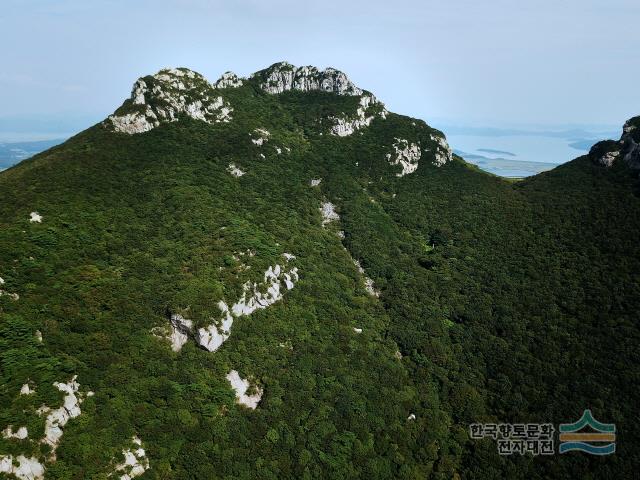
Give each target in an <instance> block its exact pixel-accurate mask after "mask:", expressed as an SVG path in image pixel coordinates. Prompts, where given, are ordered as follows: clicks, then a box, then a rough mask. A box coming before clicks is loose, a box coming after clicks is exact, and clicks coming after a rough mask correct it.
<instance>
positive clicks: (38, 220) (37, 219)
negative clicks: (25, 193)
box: [29, 212, 42, 223]
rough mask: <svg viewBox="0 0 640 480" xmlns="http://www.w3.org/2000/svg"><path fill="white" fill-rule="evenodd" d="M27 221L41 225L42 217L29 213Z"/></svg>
mask: <svg viewBox="0 0 640 480" xmlns="http://www.w3.org/2000/svg"><path fill="white" fill-rule="evenodd" d="M29 217H30V218H29V221H30V222H31V223H42V215H40V214H39V213H38V212H31V213H30V214H29Z"/></svg>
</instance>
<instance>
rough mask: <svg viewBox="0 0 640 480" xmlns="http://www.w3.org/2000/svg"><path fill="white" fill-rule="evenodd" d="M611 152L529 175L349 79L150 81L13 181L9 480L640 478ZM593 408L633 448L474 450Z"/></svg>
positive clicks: (623, 228) (178, 75)
mask: <svg viewBox="0 0 640 480" xmlns="http://www.w3.org/2000/svg"><path fill="white" fill-rule="evenodd" d="M625 132H626V129H625ZM628 133H629V132H626V134H628ZM594 148H595V147H594ZM621 148H625V149H629V148H631V149H633V148H634V146H633V145H632V144H630V143H627V144H625V145H624V146H623V147H621ZM625 152H626V150H625ZM597 153H598V152H595V153H593V154H592V155H591V156H590V157H583V158H580V159H577V160H575V161H573V162H570V163H569V164H567V165H564V166H562V167H559V168H557V169H555V170H553V171H551V172H547V173H544V174H541V175H539V176H536V177H533V178H531V179H529V180H527V181H525V182H520V183H516V184H512V183H508V182H506V181H503V180H501V179H499V178H497V177H493V176H490V175H488V174H485V173H483V172H480V171H479V170H478V169H476V168H475V167H472V166H469V165H467V164H466V163H464V162H463V161H462V160H461V159H460V158H458V157H455V156H453V155H452V154H451V150H450V149H449V147H448V145H447V143H446V140H445V139H444V136H443V135H442V133H441V132H439V131H437V130H435V129H432V128H430V127H429V126H428V125H427V124H425V123H424V122H423V121H421V120H417V119H412V118H408V117H404V116H401V115H397V114H394V113H391V112H388V111H387V110H386V108H385V107H384V105H383V104H382V103H381V102H380V101H379V100H378V99H376V98H375V96H374V95H373V94H371V93H370V92H367V91H366V90H362V89H361V88H359V87H358V86H356V85H354V84H353V83H352V82H351V81H350V80H349V79H348V78H347V77H346V75H344V74H343V73H342V72H339V71H337V70H334V69H326V70H323V71H320V70H317V69H315V68H314V67H298V68H297V67H293V66H291V65H289V64H286V63H280V64H275V65H273V66H271V67H269V68H268V69H265V70H262V71H259V72H257V73H256V74H254V75H253V76H251V77H250V78H239V77H237V76H236V75H234V74H232V73H230V72H228V73H226V74H224V75H223V76H222V77H221V78H220V79H219V80H218V81H217V82H215V83H209V82H208V81H207V80H206V79H204V78H203V77H202V76H201V75H199V74H197V73H195V72H192V71H190V70H187V69H171V70H163V71H161V72H159V73H158V74H156V75H151V76H147V77H143V78H141V79H139V80H138V81H137V82H136V83H135V85H134V88H133V91H132V95H131V98H130V99H128V100H126V101H125V102H124V104H123V105H122V106H121V107H120V108H118V109H117V110H116V111H115V112H114V114H113V115H112V116H110V117H109V118H107V119H106V120H105V121H104V122H102V123H100V124H98V125H95V126H93V127H91V128H90V129H88V130H86V131H85V132H83V133H81V134H79V135H77V136H76V137H74V138H72V139H70V140H69V141H67V142H66V143H64V144H63V145H61V146H58V147H54V148H53V149H51V150H49V151H47V152H44V153H42V154H40V155H37V156H36V157H34V158H32V159H29V160H26V161H24V162H22V163H20V164H19V165H17V166H15V167H13V168H11V169H9V170H7V171H4V172H2V173H1V174H0V196H1V198H2V199H3V201H2V202H0V224H1V228H0V277H1V278H2V281H0V283H1V284H0V289H1V294H0V330H1V331H2V334H1V335H0V347H1V348H0V380H1V381H0V385H1V387H0V404H1V405H2V406H3V407H2V408H0V428H2V429H9V428H10V429H11V430H7V434H6V435H3V438H1V439H0V472H5V473H7V475H13V474H15V475H16V476H17V477H18V478H21V479H22V478H41V477H43V476H44V477H45V478H59V479H62V478H65V479H66V478H95V479H104V478H108V477H109V476H111V478H117V477H119V478H133V477H139V478H163V479H167V478H176V479H182V478H193V479H203V478H260V479H264V478H273V479H282V478H335V479H344V478H407V479H409V478H452V477H455V478H505V477H508V478H560V477H563V476H569V475H577V476H586V475H587V474H588V473H590V474H591V475H592V476H593V477H594V478H601V477H605V476H612V475H617V476H620V477H624V476H625V475H631V474H632V473H631V472H633V471H634V468H635V465H637V463H638V461H639V458H638V454H637V453H635V451H634V447H635V445H637V438H638V436H639V434H640V432H639V431H638V427H637V426H636V425H634V423H633V420H634V419H635V405H636V404H637V402H638V400H640V399H639V398H638V393H637V388H636V387H637V385H638V383H639V382H638V380H639V379H638V367H637V365H638V360H639V358H638V353H637V346H638V344H639V339H640V338H639V330H638V324H637V320H638V319H637V311H639V310H640V287H639V285H640V278H639V275H640V256H639V255H638V252H637V238H638V236H637V234H638V231H639V227H640V208H639V205H638V197H637V196H636V195H635V192H637V174H636V173H634V171H633V170H632V168H631V167H632V166H633V162H629V161H625V162H623V161H617V160H616V161H613V162H609V163H608V164H609V165H610V166H609V167H607V166H605V165H603V164H602V162H599V161H598V159H599V158H600V156H598V154H597ZM622 157H624V158H626V153H625V155H623V156H622ZM622 157H620V158H622ZM605 164H607V162H605ZM585 408H591V409H592V411H593V412H594V414H595V415H596V417H597V418H599V419H601V420H603V421H607V422H609V423H614V422H615V423H616V424H617V425H618V426H619V442H618V453H617V454H616V455H614V456H611V457H609V458H593V457H588V456H586V455H573V454H567V455H562V456H560V455H556V456H554V457H546V458H543V457H536V458H533V457H531V456H524V457H521V456H518V455H516V456H508V457H505V456H499V455H498V454H497V450H496V445H495V442H492V441H490V440H483V441H476V440H472V439H470V438H469V424H471V423H477V422H489V421H494V422H514V423H527V422H544V423H547V422H551V423H555V424H558V423H564V422H573V421H575V420H576V419H577V418H579V416H580V414H581V413H582V411H583V410H584V409H585ZM22 427H25V428H26V435H25V430H22V431H21V430H19V429H20V428H22ZM19 432H21V433H19ZM18 433H19V435H18ZM19 437H22V438H19ZM1 476H2V473H0V477H1Z"/></svg>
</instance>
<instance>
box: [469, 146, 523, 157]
mask: <svg viewBox="0 0 640 480" xmlns="http://www.w3.org/2000/svg"><path fill="white" fill-rule="evenodd" d="M476 150H477V151H478V152H484V153H492V154H494V155H507V156H509V157H515V156H516V154H515V153H511V152H506V151H504V150H494V149H493V148H478V149H476Z"/></svg>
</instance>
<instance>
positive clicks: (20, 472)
mask: <svg viewBox="0 0 640 480" xmlns="http://www.w3.org/2000/svg"><path fill="white" fill-rule="evenodd" d="M14 462H17V465H14ZM0 473H6V474H10V475H15V477H16V478H17V479H18V480H42V479H43V478H44V467H43V466H42V464H41V463H40V462H39V461H38V460H37V459H35V458H27V457H25V456H24V455H18V456H17V457H16V458H15V460H14V458H13V456H12V455H5V456H2V455H0Z"/></svg>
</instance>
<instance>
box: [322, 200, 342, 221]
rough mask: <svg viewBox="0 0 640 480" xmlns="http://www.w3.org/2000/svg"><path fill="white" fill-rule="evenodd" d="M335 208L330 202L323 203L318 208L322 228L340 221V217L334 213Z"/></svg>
mask: <svg viewBox="0 0 640 480" xmlns="http://www.w3.org/2000/svg"><path fill="white" fill-rule="evenodd" d="M335 209H336V206H335V205H334V204H333V203H331V202H323V203H322V206H321V207H320V213H321V214H322V226H323V227H324V226H326V225H327V224H329V223H331V222H333V221H335V220H340V216H339V215H338V214H337V213H336V210H335Z"/></svg>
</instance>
